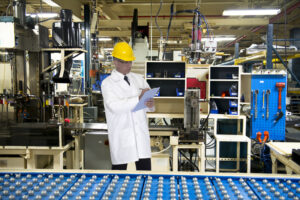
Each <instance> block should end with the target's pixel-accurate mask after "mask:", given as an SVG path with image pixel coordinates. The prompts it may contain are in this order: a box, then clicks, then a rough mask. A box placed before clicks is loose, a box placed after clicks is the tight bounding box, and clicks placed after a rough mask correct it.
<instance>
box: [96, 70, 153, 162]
mask: <svg viewBox="0 0 300 200" xmlns="http://www.w3.org/2000/svg"><path fill="white" fill-rule="evenodd" d="M127 76H128V79H129V82H130V85H128V83H127V82H126V81H125V80H124V75H123V74H121V73H119V72H118V71H116V70H113V71H112V73H111V75H110V76H109V77H107V78H106V79H105V80H104V81H103V82H102V86H101V89H102V95H103V99H104V107H105V115H106V121H107V127H108V139H109V147H110V156H111V161H112V164H113V165H119V164H125V163H129V162H134V161H137V160H139V159H140V158H150V157H151V147H150V136H149V129H148V124H147V117H146V112H147V111H154V107H153V108H151V109H148V108H146V109H143V110H139V111H136V112H132V111H131V110H132V109H133V108H134V107H135V106H136V104H137V103H138V101H139V95H140V94H141V88H149V85H148V84H147V82H146V80H145V79H144V78H143V77H142V76H141V75H139V74H135V73H132V72H130V73H129V74H127Z"/></svg>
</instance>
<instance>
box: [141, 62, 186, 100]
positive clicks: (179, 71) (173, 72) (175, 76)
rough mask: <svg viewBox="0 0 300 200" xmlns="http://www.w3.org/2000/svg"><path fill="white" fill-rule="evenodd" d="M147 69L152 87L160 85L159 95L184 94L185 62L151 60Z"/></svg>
mask: <svg viewBox="0 0 300 200" xmlns="http://www.w3.org/2000/svg"><path fill="white" fill-rule="evenodd" d="M145 71H146V74H145V77H146V81H147V82H148V84H149V85H150V87H151V88H154V87H160V94H159V97H178V96H182V97H183V96H184V90H185V62H172V61H149V62H146V70H145ZM178 90H179V92H178Z"/></svg>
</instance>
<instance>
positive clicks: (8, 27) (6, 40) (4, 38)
mask: <svg viewBox="0 0 300 200" xmlns="http://www.w3.org/2000/svg"><path fill="white" fill-rule="evenodd" d="M0 30H1V31H0V48H14V47H15V45H17V44H16V41H15V25H14V23H6V22H0Z"/></svg>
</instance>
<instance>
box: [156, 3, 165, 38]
mask: <svg viewBox="0 0 300 200" xmlns="http://www.w3.org/2000/svg"><path fill="white" fill-rule="evenodd" d="M162 3H163V0H160V5H159V9H158V11H157V13H156V16H155V25H156V27H157V29H158V30H159V34H160V39H162V38H163V34H162V31H161V29H160V27H159V25H158V24H157V18H158V15H159V13H160V10H161V7H162Z"/></svg>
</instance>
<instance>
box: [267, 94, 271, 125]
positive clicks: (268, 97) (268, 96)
mask: <svg viewBox="0 0 300 200" xmlns="http://www.w3.org/2000/svg"><path fill="white" fill-rule="evenodd" d="M270 94H271V91H270V90H267V91H266V99H267V116H266V118H267V119H269V100H270Z"/></svg>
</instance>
